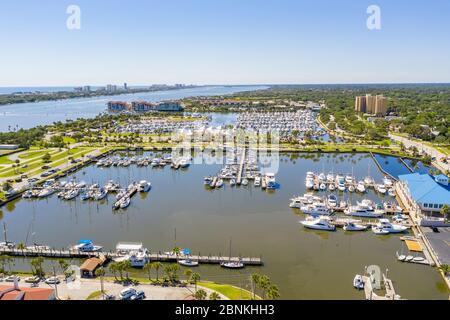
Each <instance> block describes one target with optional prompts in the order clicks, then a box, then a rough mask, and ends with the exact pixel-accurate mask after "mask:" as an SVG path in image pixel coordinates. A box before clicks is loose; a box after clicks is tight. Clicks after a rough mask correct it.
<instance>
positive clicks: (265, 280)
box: [259, 275, 270, 300]
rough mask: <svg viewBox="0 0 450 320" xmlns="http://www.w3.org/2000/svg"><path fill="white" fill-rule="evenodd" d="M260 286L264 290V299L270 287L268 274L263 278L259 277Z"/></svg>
mask: <svg viewBox="0 0 450 320" xmlns="http://www.w3.org/2000/svg"><path fill="white" fill-rule="evenodd" d="M259 287H260V288H261V290H262V298H263V300H265V299H266V292H267V290H268V289H269V287H270V279H269V277H268V276H266V275H262V276H261V278H260V279H259Z"/></svg>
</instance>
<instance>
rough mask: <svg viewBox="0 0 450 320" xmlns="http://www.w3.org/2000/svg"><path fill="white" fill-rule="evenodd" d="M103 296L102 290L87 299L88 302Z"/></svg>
mask: <svg viewBox="0 0 450 320" xmlns="http://www.w3.org/2000/svg"><path fill="white" fill-rule="evenodd" d="M101 295H102V292H101V291H100V290H98V291H94V292H92V293H91V294H90V295H88V296H87V297H86V300H95V299H97V298H99V297H100V296H101Z"/></svg>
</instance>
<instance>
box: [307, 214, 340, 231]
mask: <svg viewBox="0 0 450 320" xmlns="http://www.w3.org/2000/svg"><path fill="white" fill-rule="evenodd" d="M300 223H301V224H302V225H303V226H304V227H305V228H308V229H313V230H324V231H335V230H336V226H334V225H332V224H330V219H329V217H319V218H317V219H313V220H304V221H300Z"/></svg>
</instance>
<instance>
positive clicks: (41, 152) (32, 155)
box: [19, 150, 48, 160]
mask: <svg viewBox="0 0 450 320" xmlns="http://www.w3.org/2000/svg"><path fill="white" fill-rule="evenodd" d="M47 152H48V151H46V150H36V151H30V152H26V153H23V154H21V155H19V158H20V159H25V160H27V159H31V158H36V157H39V156H43V155H44V154H46V153H47Z"/></svg>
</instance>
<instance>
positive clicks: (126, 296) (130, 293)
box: [120, 288, 136, 300]
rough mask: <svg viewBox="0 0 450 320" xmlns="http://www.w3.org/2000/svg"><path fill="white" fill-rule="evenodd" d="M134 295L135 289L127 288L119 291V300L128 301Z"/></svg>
mask: <svg viewBox="0 0 450 320" xmlns="http://www.w3.org/2000/svg"><path fill="white" fill-rule="evenodd" d="M135 294H136V289H134V288H127V289H123V290H122V291H120V298H121V299H122V300H128V299H130V298H131V296H133V295H135Z"/></svg>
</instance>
